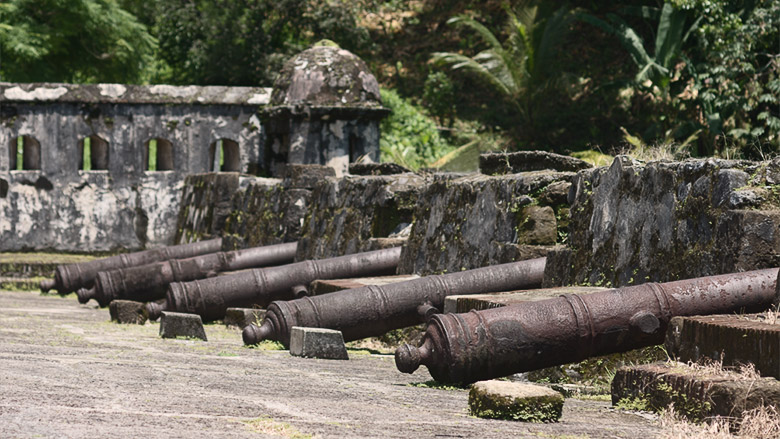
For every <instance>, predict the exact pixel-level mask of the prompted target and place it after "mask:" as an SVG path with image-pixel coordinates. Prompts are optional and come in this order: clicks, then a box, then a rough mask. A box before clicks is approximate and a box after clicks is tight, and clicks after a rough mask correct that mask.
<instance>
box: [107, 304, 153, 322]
mask: <svg viewBox="0 0 780 439" xmlns="http://www.w3.org/2000/svg"><path fill="white" fill-rule="evenodd" d="M108 311H109V313H110V314H111V321H113V322H117V323H129V324H136V325H143V324H144V323H146V321H147V320H148V319H149V314H148V313H147V312H146V306H145V304H144V303H142V302H134V301H132V300H113V301H111V303H110V304H109V305H108Z"/></svg>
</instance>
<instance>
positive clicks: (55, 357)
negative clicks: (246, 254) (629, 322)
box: [0, 291, 660, 439]
mask: <svg viewBox="0 0 780 439" xmlns="http://www.w3.org/2000/svg"><path fill="white" fill-rule="evenodd" d="M93 303H94V302H93ZM158 331H159V325H158V324H156V323H147V324H146V325H143V326H139V325H119V324H115V323H111V322H109V314H108V310H107V309H96V308H95V307H93V306H89V305H79V304H78V302H77V301H76V299H75V297H73V296H71V297H65V298H61V297H58V296H54V295H52V296H49V295H40V294H38V293H33V292H7V291H0V437H11V438H15V437H22V438H28V437H56V438H63V437H112V438H135V437H140V436H144V437H165V438H190V437H211V438H244V437H248V438H255V437H274V436H275V437H296V438H300V437H308V436H314V437H383V438H386V437H403V438H408V437H479V438H492V437H495V438H506V437H528V438H540V437H541V438H567V439H574V438H632V439H633V438H637V437H648V438H649V437H654V436H656V435H657V434H658V433H659V432H660V427H659V426H658V422H657V421H655V420H653V419H647V418H645V417H642V416H640V415H637V414H633V413H626V412H622V411H617V410H614V409H612V408H610V406H609V403H607V402H603V401H592V400H578V399H572V398H569V399H567V400H566V403H565V405H564V414H563V418H562V420H561V422H559V423H555V424H524V423H518V422H509V421H494V420H484V419H478V418H474V417H471V416H469V414H468V408H467V401H468V391H467V390H463V389H442V388H431V387H425V386H422V387H420V386H415V385H410V384H414V383H424V382H426V381H428V380H430V379H431V377H430V375H429V374H428V372H427V370H425V368H422V369H421V370H418V371H417V372H416V373H414V374H412V375H406V374H402V373H400V372H398V371H397V370H396V368H395V365H394V363H393V358H392V356H390V355H374V354H371V353H369V352H368V351H365V350H351V351H350V352H349V355H350V360H349V361H337V360H312V359H303V358H297V357H292V356H290V355H289V353H288V352H287V351H282V350H272V349H249V348H245V347H243V344H242V341H241V334H240V332H239V331H238V330H229V329H226V328H225V327H224V326H222V325H218V324H213V325H206V334H207V336H208V339H209V341H208V342H202V341H195V340H180V339H165V340H164V339H161V338H159V336H158Z"/></svg>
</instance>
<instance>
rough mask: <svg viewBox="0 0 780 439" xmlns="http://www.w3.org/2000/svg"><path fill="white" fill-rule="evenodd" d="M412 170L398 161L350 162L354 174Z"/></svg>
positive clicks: (397, 172) (350, 170) (377, 173)
mask: <svg viewBox="0 0 780 439" xmlns="http://www.w3.org/2000/svg"><path fill="white" fill-rule="evenodd" d="M407 172H412V171H410V170H408V169H406V168H404V167H403V166H401V165H399V164H396V163H350V164H349V173H350V174H352V175H393V174H405V173H407Z"/></svg>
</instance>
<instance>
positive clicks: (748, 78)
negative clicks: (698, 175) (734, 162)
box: [674, 0, 780, 157]
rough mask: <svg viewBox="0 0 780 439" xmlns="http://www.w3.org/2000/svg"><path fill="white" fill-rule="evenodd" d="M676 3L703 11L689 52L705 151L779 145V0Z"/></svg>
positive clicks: (757, 151) (750, 151)
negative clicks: (705, 131) (732, 147)
mask: <svg viewBox="0 0 780 439" xmlns="http://www.w3.org/2000/svg"><path fill="white" fill-rule="evenodd" d="M674 3H676V4H677V6H678V7H680V8H684V9H687V10H690V11H692V12H693V13H696V14H700V15H701V16H702V17H703V22H702V25H701V26H700V27H699V29H698V30H697V32H696V36H697V43H698V44H697V45H696V47H695V48H692V50H691V55H690V58H691V59H692V60H693V61H692V63H691V68H690V75H691V82H692V86H691V95H692V96H695V98H693V100H694V101H695V103H696V107H695V108H696V110H697V111H698V114H695V115H694V117H697V119H698V120H699V122H700V124H701V125H702V127H704V128H705V129H707V133H708V136H707V137H705V138H703V139H702V142H701V152H702V153H704V154H712V153H714V152H718V151H723V150H724V149H725V148H728V147H729V146H734V145H730V144H735V145H736V146H738V147H741V148H742V150H743V153H745V154H746V155H747V156H753V157H758V156H760V155H762V154H764V153H768V152H777V151H778V150H780V2H777V1H772V0H757V1H733V2H717V1H711V0H677V1H675V2H674Z"/></svg>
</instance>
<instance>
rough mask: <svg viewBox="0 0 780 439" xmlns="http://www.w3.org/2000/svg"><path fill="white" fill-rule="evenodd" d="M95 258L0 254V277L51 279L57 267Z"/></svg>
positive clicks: (46, 254)
mask: <svg viewBox="0 0 780 439" xmlns="http://www.w3.org/2000/svg"><path fill="white" fill-rule="evenodd" d="M96 258H97V257H96V256H90V255H80V254H69V253H0V276H5V277H15V278H32V277H45V278H52V277H54V270H55V269H56V268H57V265H61V264H72V263H76V262H86V261H91V260H93V259H96Z"/></svg>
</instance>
